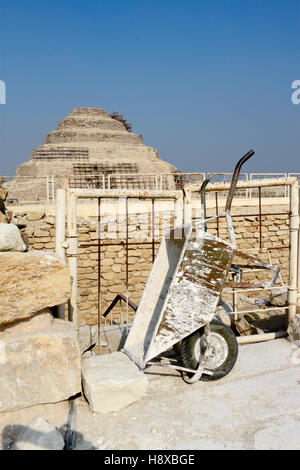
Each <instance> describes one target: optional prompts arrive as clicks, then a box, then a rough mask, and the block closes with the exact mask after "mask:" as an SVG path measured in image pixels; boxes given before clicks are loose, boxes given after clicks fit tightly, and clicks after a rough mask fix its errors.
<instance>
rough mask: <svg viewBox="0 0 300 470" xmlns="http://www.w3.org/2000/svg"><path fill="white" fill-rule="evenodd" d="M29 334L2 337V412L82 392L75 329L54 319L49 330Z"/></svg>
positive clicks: (8, 332)
mask: <svg viewBox="0 0 300 470" xmlns="http://www.w3.org/2000/svg"><path fill="white" fill-rule="evenodd" d="M34 321H35V319H34ZM28 330H29V331H21V332H20V333H19V334H12V333H11V329H10V328H8V330H7V331H4V332H2V333H0V412H1V411H8V410H14V409H19V408H26V407H28V406H33V405H37V404H41V403H56V402H59V401H62V400H66V399H68V398H69V397H70V396H73V395H76V394H77V393H79V392H81V356H80V350H79V344H78V338H77V331H76V329H75V328H74V327H73V325H72V324H71V323H69V322H65V321H64V320H58V319H54V320H53V322H52V325H51V327H50V328H48V329H40V330H39V329H36V328H34V329H33V331H30V329H28Z"/></svg>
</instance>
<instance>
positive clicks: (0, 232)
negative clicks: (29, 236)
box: [0, 223, 26, 252]
mask: <svg viewBox="0 0 300 470" xmlns="http://www.w3.org/2000/svg"><path fill="white" fill-rule="evenodd" d="M25 250H26V245H25V243H24V242H23V240H22V237H21V235H20V231H19V229H18V227H17V226H16V225H14V224H7V223H0V252H1V251H25Z"/></svg>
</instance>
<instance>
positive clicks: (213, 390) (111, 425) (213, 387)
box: [0, 339, 300, 450]
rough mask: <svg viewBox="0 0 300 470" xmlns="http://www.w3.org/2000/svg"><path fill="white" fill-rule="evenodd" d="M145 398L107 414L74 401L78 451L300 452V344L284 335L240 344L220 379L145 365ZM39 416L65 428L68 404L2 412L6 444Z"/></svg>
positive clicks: (82, 400)
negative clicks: (185, 376)
mask: <svg viewBox="0 0 300 470" xmlns="http://www.w3.org/2000/svg"><path fill="white" fill-rule="evenodd" d="M146 373H147V375H148V377H149V389H148V392H147V395H146V396H145V397H144V398H143V399H142V400H140V401H138V402H136V403H134V404H132V405H130V406H128V407H127V408H125V409H123V410H121V411H119V412H117V413H109V414H107V415H101V414H93V413H91V412H90V410H89V407H88V404H87V402H86V401H85V399H84V398H83V397H82V396H81V397H78V398H76V399H75V408H76V435H75V436H76V442H75V448H76V449H78V450H79V449H86V450H88V449H99V450H101V449H105V450H108V449H109V450H136V449H143V450H151V449H160V450H195V449H197V450H202V449H298V450H300V349H299V348H297V347H295V346H294V345H292V344H291V343H290V342H289V341H288V340H286V339H279V340H275V341H270V342H267V343H260V344H252V345H244V346H241V347H240V352H239V358H238V361H237V363H236V365H235V367H234V369H233V370H232V372H231V373H230V374H229V375H228V376H227V377H225V378H223V379H222V380H220V381H218V382H212V383H206V382H198V383H196V384H194V385H188V384H186V383H185V382H184V381H183V380H182V378H181V377H180V376H179V375H178V374H177V373H176V372H171V373H169V371H168V370H167V369H161V368H158V367H157V366H151V368H149V369H147V370H146ZM36 414H41V415H42V416H44V417H45V418H46V419H48V421H49V422H51V423H52V424H54V425H56V426H57V427H58V428H60V430H61V431H62V432H63V433H65V430H66V424H67V420H68V402H65V403H60V404H56V405H41V406H40V407H33V408H28V409H27V410H23V411H21V412H14V413H5V414H1V415H0V429H1V432H2V448H5V449H7V448H9V447H10V445H11V443H12V442H13V439H14V437H15V435H16V433H17V431H18V430H19V429H20V426H24V425H26V424H27V423H28V422H29V421H30V419H31V418H32V417H33V416H35V415H36Z"/></svg>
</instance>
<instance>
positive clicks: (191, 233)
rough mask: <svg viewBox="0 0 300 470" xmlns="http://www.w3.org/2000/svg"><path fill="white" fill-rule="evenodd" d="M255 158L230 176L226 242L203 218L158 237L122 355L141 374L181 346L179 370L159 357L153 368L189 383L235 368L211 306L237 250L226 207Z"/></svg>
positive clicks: (225, 331) (231, 338) (229, 342)
mask: <svg viewBox="0 0 300 470" xmlns="http://www.w3.org/2000/svg"><path fill="white" fill-rule="evenodd" d="M254 153H255V152H254V151H253V150H251V151H250V152H248V153H247V154H246V155H244V156H243V157H242V158H241V159H240V160H239V162H238V163H237V165H236V168H235V171H234V174H233V177H232V181H231V186H230V190H229V193H228V197H227V201H226V208H225V214H224V215H225V217H226V221H227V228H228V232H229V239H230V242H229V243H228V242H226V241H224V240H222V239H220V238H218V237H216V236H214V235H211V234H209V233H207V231H206V221H207V220H209V219H205V218H204V217H203V219H202V220H201V221H200V223H198V224H193V223H190V224H185V225H182V226H178V227H175V228H174V229H172V230H170V231H169V232H168V233H166V234H165V235H164V236H163V238H162V241H161V243H160V247H159V249H158V252H157V255H156V258H155V261H154V263H153V266H152V269H151V271H150V274H149V277H148V280H147V283H146V286H145V289H144V292H143V294H142V297H141V300H140V303H139V306H138V308H137V311H136V314H135V317H134V321H133V324H132V327H131V329H130V332H129V334H128V337H127V339H126V342H125V345H124V348H123V350H122V351H123V352H124V353H125V354H126V355H127V356H128V357H129V358H130V359H131V360H132V361H133V362H135V363H136V364H137V365H138V366H139V368H140V369H142V370H143V369H145V367H146V365H147V364H150V361H151V360H152V359H153V358H156V357H158V356H160V355H161V354H162V353H164V352H166V351H168V350H169V349H170V348H172V347H173V346H174V345H180V353H181V362H182V365H177V364H175V365H172V364H165V363H164V361H163V358H160V362H159V363H158V364H159V365H162V366H167V367H172V368H175V369H177V370H180V371H181V372H182V374H183V378H184V380H185V381H187V382H188V383H194V382H196V381H198V380H199V379H201V380H206V381H210V380H217V379H220V378H222V377H224V376H225V375H227V374H228V373H229V372H230V371H231V370H232V368H233V367H234V365H235V363H236V360H237V356H238V343H237V340H236V337H235V334H234V333H233V331H232V330H231V328H229V327H228V326H226V325H224V324H223V323H222V322H220V321H217V318H216V307H217V305H218V303H219V300H220V295H221V292H222V289H223V287H224V285H225V282H226V278H227V276H228V273H229V270H230V269H231V266H232V260H233V256H234V254H235V251H236V243H235V236H234V230H233V225H232V220H231V203H232V199H233V195H234V191H235V188H236V184H237V180H238V176H239V173H240V169H241V167H242V165H243V164H244V163H245V162H246V161H247V160H248V159H249V158H250V157H252V156H253V155H254ZM207 183H208V181H207V180H206V181H205V182H204V183H203V185H202V188H201V195H202V197H201V199H202V202H203V193H204V191H205V187H206V185H207ZM202 213H203V214H204V211H203V204H202ZM253 259H254V258H253ZM263 264H264V265H266V264H265V263H263ZM266 267H267V268H268V269H274V271H275V272H276V273H275V275H274V277H273V282H275V280H276V274H278V269H277V268H275V267H274V266H272V265H266Z"/></svg>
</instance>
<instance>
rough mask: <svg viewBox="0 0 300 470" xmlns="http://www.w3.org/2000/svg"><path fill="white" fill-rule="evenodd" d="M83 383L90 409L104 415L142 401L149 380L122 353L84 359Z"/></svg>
mask: <svg viewBox="0 0 300 470" xmlns="http://www.w3.org/2000/svg"><path fill="white" fill-rule="evenodd" d="M82 380H83V388H84V392H85V396H86V398H87V400H88V402H89V406H90V408H91V410H92V411H93V412H95V413H104V414H105V413H109V412H112V411H119V410H121V409H122V408H125V407H126V406H128V405H130V404H131V403H134V402H135V401H137V400H139V399H141V398H142V397H143V396H144V395H145V394H146V392H147V387H148V378H147V377H146V376H145V375H144V374H143V372H141V371H140V370H139V369H138V367H137V366H136V365H135V364H134V363H133V362H132V361H131V360H130V359H129V358H128V357H127V356H126V355H125V354H123V353H122V352H114V353H112V354H106V355H103V356H92V357H87V358H84V359H83V365H82Z"/></svg>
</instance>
